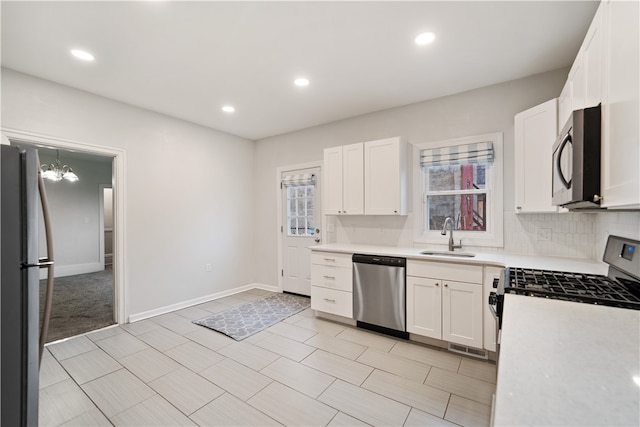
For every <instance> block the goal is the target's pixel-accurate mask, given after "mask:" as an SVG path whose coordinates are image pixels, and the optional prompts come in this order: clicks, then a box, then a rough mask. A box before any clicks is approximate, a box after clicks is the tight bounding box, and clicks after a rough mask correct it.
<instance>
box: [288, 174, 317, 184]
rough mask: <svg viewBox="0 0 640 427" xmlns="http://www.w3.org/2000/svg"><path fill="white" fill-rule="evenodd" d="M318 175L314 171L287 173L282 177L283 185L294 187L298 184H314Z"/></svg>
mask: <svg viewBox="0 0 640 427" xmlns="http://www.w3.org/2000/svg"><path fill="white" fill-rule="evenodd" d="M315 182H316V176H315V175H314V174H312V173H301V174H298V175H285V176H283V177H282V186H283V187H293V186H296V185H313V184H314V183H315Z"/></svg>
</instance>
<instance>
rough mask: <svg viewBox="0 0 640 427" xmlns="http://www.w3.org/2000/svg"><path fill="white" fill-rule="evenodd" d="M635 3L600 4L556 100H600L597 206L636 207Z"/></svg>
mask: <svg viewBox="0 0 640 427" xmlns="http://www.w3.org/2000/svg"><path fill="white" fill-rule="evenodd" d="M639 8H640V4H639V2H638V1H624V0H605V1H602V2H601V3H600V6H599V7H598V10H597V11H596V14H595V15H594V17H593V21H592V22H591V26H590V27H589V30H588V31H587V35H586V36H585V39H584V41H583V43H582V46H581V47H580V51H579V52H578V56H577V57H576V59H575V62H574V64H573V66H572V67H571V71H570V72H569V79H568V80H567V83H566V84H565V86H564V88H563V89H562V93H561V94H560V98H559V100H558V102H559V123H558V128H559V129H561V128H562V127H563V126H564V124H565V123H566V121H567V119H568V118H569V115H570V113H571V111H573V110H578V109H581V108H585V107H593V106H596V105H598V104H600V103H601V104H602V142H601V144H602V149H601V150H602V151H601V154H602V156H601V157H602V159H601V178H600V185H601V194H602V202H601V206H602V207H605V208H608V209H640V172H639V168H638V165H639V164H640V128H639V126H638V117H640V108H639V105H640V104H639V99H640V95H639V93H640V85H639V83H638V81H639V80H640V79H639V77H638V76H640V66H639V64H640V42H639V40H640V31H639V29H638V28H639V27H640V22H639V19H638V16H639V10H638V9H639Z"/></svg>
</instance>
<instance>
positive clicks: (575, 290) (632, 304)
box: [505, 268, 640, 309]
mask: <svg viewBox="0 0 640 427" xmlns="http://www.w3.org/2000/svg"><path fill="white" fill-rule="evenodd" d="M505 292H506V293H513V294H518V295H529V296H537V297H543V298H550V299H559V300H564V301H574V302H584V303H591V304H601V305H608V306H614V307H622V308H633V309H640V283H639V282H636V281H633V280H628V279H622V278H618V279H616V280H613V279H610V278H609V277H607V276H601V275H595V274H582V273H567V272H562V271H553V270H536V269H526V268H510V269H509V280H508V284H507V286H506V287H505Z"/></svg>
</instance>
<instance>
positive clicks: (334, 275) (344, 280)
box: [311, 264, 353, 292]
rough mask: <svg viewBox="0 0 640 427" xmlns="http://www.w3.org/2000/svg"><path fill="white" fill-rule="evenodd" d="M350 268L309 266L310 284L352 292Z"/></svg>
mask: <svg viewBox="0 0 640 427" xmlns="http://www.w3.org/2000/svg"><path fill="white" fill-rule="evenodd" d="M351 271H352V270H351V268H344V267H334V266H329V265H317V264H311V284H312V285H315V286H322V287H324V288H331V289H339V290H342V291H347V292H352V291H353V286H352V280H353V277H352V273H351Z"/></svg>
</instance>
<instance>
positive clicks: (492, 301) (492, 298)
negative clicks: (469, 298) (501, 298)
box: [489, 292, 498, 305]
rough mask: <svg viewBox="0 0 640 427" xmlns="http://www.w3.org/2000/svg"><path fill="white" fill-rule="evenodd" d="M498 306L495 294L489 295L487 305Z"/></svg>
mask: <svg viewBox="0 0 640 427" xmlns="http://www.w3.org/2000/svg"><path fill="white" fill-rule="evenodd" d="M497 304H498V296H497V295H496V293H495V292H490V293H489V305H497Z"/></svg>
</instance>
